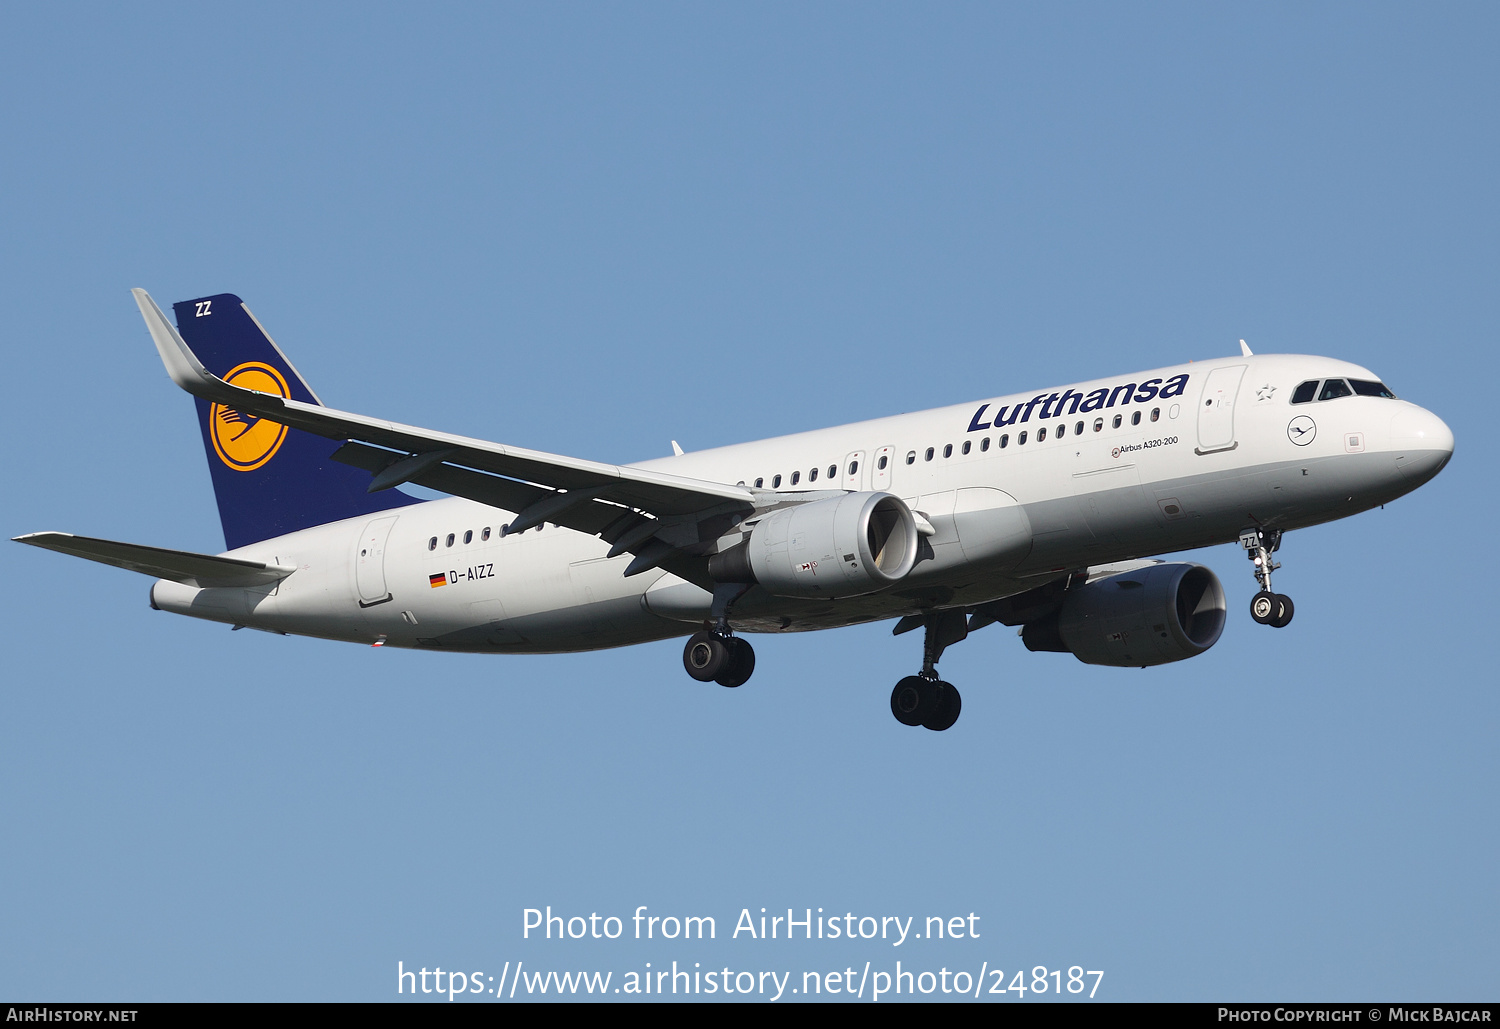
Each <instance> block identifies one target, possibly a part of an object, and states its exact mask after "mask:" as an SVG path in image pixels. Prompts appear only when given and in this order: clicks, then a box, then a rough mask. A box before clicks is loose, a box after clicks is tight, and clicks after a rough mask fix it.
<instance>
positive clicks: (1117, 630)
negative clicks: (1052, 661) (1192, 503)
mask: <svg viewBox="0 0 1500 1029" xmlns="http://www.w3.org/2000/svg"><path fill="white" fill-rule="evenodd" d="M1224 621H1225V606H1224V587H1223V586H1222V585H1220V583H1219V577H1218V576H1216V575H1215V574H1214V573H1213V572H1211V571H1209V570H1208V569H1207V568H1205V567H1203V566H1202V565H1195V564H1186V563H1181V564H1153V565H1148V566H1146V567H1144V568H1137V569H1134V570H1132V571H1128V572H1118V573H1116V574H1114V575H1108V576H1105V577H1104V578H1100V579H1095V580H1093V581H1091V582H1088V583H1086V584H1085V585H1083V586H1080V587H1074V588H1073V589H1070V590H1068V591H1067V592H1066V593H1064V594H1063V595H1062V598H1061V603H1060V604H1059V605H1058V607H1057V610H1056V611H1055V612H1053V613H1052V614H1050V615H1048V616H1046V617H1044V618H1041V619H1038V620H1036V621H1030V622H1027V623H1026V625H1025V626H1024V627H1023V628H1022V630H1021V639H1022V640H1023V641H1024V642H1025V644H1026V649H1028V650H1051V651H1060V652H1064V653H1070V654H1072V655H1073V656H1074V657H1076V658H1078V660H1080V661H1082V662H1084V663H1085V664H1090V665H1115V666H1116V667H1120V668H1145V667H1147V666H1148V665H1164V664H1167V663H1169V662H1171V661H1181V660H1183V659H1184V658H1189V657H1197V656H1198V655H1199V654H1201V653H1203V652H1204V651H1205V650H1207V649H1208V648H1209V647H1211V646H1213V645H1214V644H1215V643H1217V642H1219V636H1220V635H1221V634H1222V633H1223V632H1224Z"/></svg>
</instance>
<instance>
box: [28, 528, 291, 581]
mask: <svg viewBox="0 0 1500 1029" xmlns="http://www.w3.org/2000/svg"><path fill="white" fill-rule="evenodd" d="M12 538H13V539H14V540H15V541H16V542H17V543H29V544H30V545H31V546H33V547H41V548H42V549H44V550H55V551H57V552H58V553H59V554H72V555H73V556H74V557H83V558H87V559H88V560H90V561H98V562H99V563H100V564H106V565H114V566H115V567H116V568H125V569H128V570H130V571H132V572H141V573H143V574H145V575H149V576H152V577H153V578H156V579H171V580H172V581H173V582H180V583H183V584H184V585H187V586H197V587H200V588H201V587H210V586H269V585H271V584H272V583H274V582H279V581H280V580H282V579H285V578H286V577H287V576H288V575H291V574H292V573H293V572H295V571H296V570H297V569H295V568H284V567H282V566H280V565H271V564H265V563H263V562H260V561H242V560H240V559H238V558H233V557H216V556H214V555H212V554H195V553H192V552H191V551H187V550H164V549H162V548H161V547H144V546H141V545H140V544H138V543H117V542H115V541H114V540H101V539H94V538H93V537H92V536H74V535H73V534H71V533H67V532H32V533H28V534H26V535H25V536H15V537H12Z"/></svg>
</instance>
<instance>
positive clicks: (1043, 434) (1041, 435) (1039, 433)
mask: <svg viewBox="0 0 1500 1029" xmlns="http://www.w3.org/2000/svg"><path fill="white" fill-rule="evenodd" d="M1021 435H1022V436H1025V435H1026V433H1024V432H1023V433H1021ZM1046 438H1047V427H1046V426H1045V425H1044V426H1042V427H1041V428H1040V429H1038V430H1036V441H1037V442H1038V443H1040V442H1042V441H1043V440H1044V439H1046ZM1021 442H1022V443H1025V442H1026V440H1024V439H1023V440H1021Z"/></svg>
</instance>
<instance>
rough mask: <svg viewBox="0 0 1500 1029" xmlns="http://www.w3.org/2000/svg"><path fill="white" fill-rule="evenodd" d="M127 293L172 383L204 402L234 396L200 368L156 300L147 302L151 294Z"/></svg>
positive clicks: (219, 379) (226, 386)
mask: <svg viewBox="0 0 1500 1029" xmlns="http://www.w3.org/2000/svg"><path fill="white" fill-rule="evenodd" d="M130 293H131V295H132V296H134V297H135V303H136V306H137V307H139V308H140V309H141V317H142V318H144V319H146V328H147V329H149V330H150V332H151V340H152V342H154V343H155V344H156V352H157V353H158V354H160V355H161V363H162V364H164V365H166V366H167V374H168V375H170V376H171V377H172V381H173V382H175V383H177V385H179V386H181V387H182V388H183V389H185V390H187V391H188V392H189V393H191V394H193V396H195V397H203V398H205V399H207V400H221V399H223V398H224V397H225V396H232V395H233V394H234V387H233V386H231V385H229V384H228V383H227V382H225V381H224V380H223V379H221V378H219V377H218V376H217V375H215V374H213V373H212V372H210V371H209V370H208V369H207V368H205V367H203V362H201V361H199V360H198V357H197V355H196V354H194V353H193V351H192V350H191V349H190V348H189V347H188V345H187V344H186V343H185V342H183V339H182V337H181V336H179V335H178V334H177V330H176V329H175V328H173V326H172V323H171V322H169V321H167V316H166V315H164V314H162V313H161V308H159V307H157V306H156V301H154V300H152V299H151V294H149V293H147V292H146V291H145V290H143V289H132V290H131V291H130Z"/></svg>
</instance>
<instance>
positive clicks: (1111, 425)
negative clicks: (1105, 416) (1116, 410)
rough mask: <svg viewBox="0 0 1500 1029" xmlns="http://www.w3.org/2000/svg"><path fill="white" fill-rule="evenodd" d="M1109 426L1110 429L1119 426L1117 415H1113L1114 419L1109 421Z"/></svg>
mask: <svg viewBox="0 0 1500 1029" xmlns="http://www.w3.org/2000/svg"><path fill="white" fill-rule="evenodd" d="M1109 427H1110V428H1111V429H1118V428H1119V427H1120V416H1119V415H1115V420H1114V421H1112V422H1110V423H1109Z"/></svg>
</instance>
